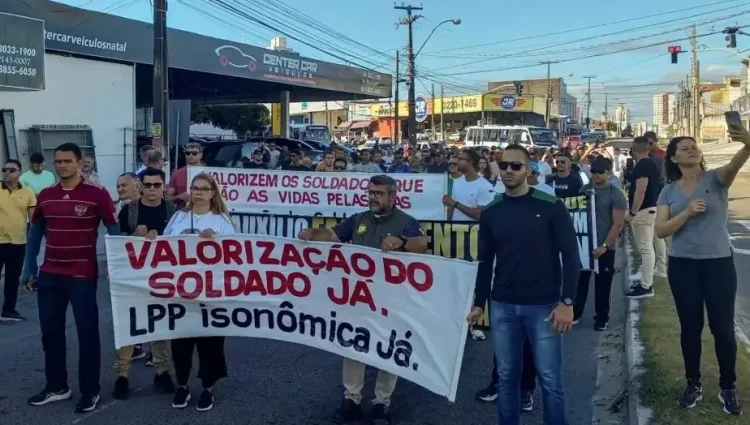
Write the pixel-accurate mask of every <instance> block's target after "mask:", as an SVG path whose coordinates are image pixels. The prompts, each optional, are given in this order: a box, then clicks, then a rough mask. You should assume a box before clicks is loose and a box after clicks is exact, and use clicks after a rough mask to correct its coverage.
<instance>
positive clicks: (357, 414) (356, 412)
mask: <svg viewBox="0 0 750 425" xmlns="http://www.w3.org/2000/svg"><path fill="white" fill-rule="evenodd" d="M360 419H362V407H361V406H360V405H359V404H357V403H355V402H354V401H352V400H349V399H348V398H347V399H344V401H343V402H342V403H341V407H339V408H338V409H336V413H334V415H333V422H334V423H337V424H345V423H349V422H353V421H358V420H360Z"/></svg>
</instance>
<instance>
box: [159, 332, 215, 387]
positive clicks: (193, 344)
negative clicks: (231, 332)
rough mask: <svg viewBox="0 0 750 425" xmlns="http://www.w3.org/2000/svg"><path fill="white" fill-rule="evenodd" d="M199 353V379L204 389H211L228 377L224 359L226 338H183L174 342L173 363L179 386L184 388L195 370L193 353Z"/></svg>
mask: <svg viewBox="0 0 750 425" xmlns="http://www.w3.org/2000/svg"><path fill="white" fill-rule="evenodd" d="M196 350H197V351H198V378H199V379H200V380H201V381H203V382H202V383H203V388H211V387H213V386H214V384H215V383H216V381H218V380H219V379H221V378H226V377H227V361H226V358H225V357H224V337H223V336H209V337H202V338H182V339H174V340H172V362H173V363H174V373H175V377H176V378H177V385H179V386H181V387H184V386H186V385H187V384H188V380H189V379H190V370H191V369H192V368H193V352H194V351H196Z"/></svg>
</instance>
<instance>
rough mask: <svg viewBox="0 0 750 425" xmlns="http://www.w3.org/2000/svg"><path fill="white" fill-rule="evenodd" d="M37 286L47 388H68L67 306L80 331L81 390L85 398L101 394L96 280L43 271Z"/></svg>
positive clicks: (79, 362)
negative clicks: (69, 306) (70, 307)
mask: <svg viewBox="0 0 750 425" xmlns="http://www.w3.org/2000/svg"><path fill="white" fill-rule="evenodd" d="M36 287H37V307H38V309H39V324H40V326H41V328H42V347H43V348H44V372H45V376H46V378H47V386H46V389H47V390H48V391H60V390H62V389H64V388H67V387H68V369H67V362H66V358H67V347H66V341H65V318H66V315H67V311H68V305H72V306H73V318H74V319H75V321H76V330H77V331H78V380H79V389H80V391H81V394H82V395H84V396H88V397H93V396H95V395H98V394H99V374H100V369H101V358H100V356H101V344H100V341H99V307H98V305H97V303H96V281H95V280H81V279H73V278H70V277H68V276H60V275H55V274H49V273H44V272H41V273H39V279H38V280H37V282H36Z"/></svg>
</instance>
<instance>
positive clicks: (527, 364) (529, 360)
mask: <svg viewBox="0 0 750 425" xmlns="http://www.w3.org/2000/svg"><path fill="white" fill-rule="evenodd" d="M499 381H500V377H499V376H498V374H497V357H495V355H494V354H493V355H492V384H494V385H495V386H497V383H498V382H499ZM535 389H536V365H535V364H534V353H533V352H532V351H531V342H529V339H528V338H526V339H525V340H524V342H523V369H522V370H521V391H528V392H529V393H533V392H534V390H535Z"/></svg>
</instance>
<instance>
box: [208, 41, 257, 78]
mask: <svg viewBox="0 0 750 425" xmlns="http://www.w3.org/2000/svg"><path fill="white" fill-rule="evenodd" d="M215 52H216V56H218V57H219V63H221V65H222V66H232V67H235V68H247V69H249V70H250V71H251V72H254V71H255V70H256V69H257V68H258V61H257V60H255V58H254V57H252V56H250V55H248V54H246V53H245V52H243V51H242V50H240V49H239V48H238V47H235V46H230V45H224V46H219V47H217V48H216V50H215Z"/></svg>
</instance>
